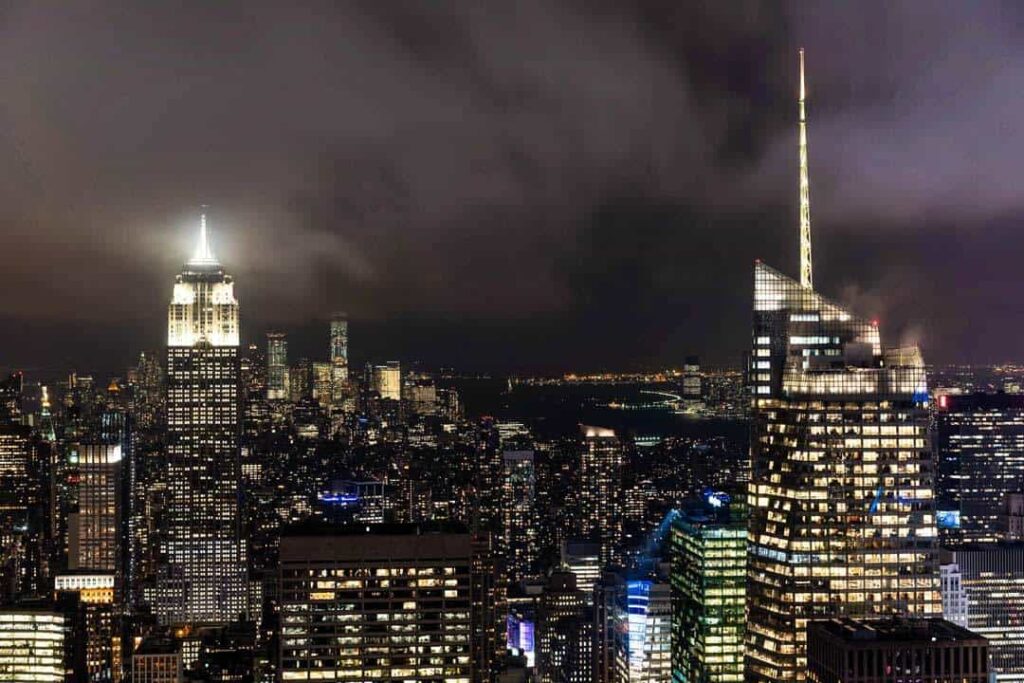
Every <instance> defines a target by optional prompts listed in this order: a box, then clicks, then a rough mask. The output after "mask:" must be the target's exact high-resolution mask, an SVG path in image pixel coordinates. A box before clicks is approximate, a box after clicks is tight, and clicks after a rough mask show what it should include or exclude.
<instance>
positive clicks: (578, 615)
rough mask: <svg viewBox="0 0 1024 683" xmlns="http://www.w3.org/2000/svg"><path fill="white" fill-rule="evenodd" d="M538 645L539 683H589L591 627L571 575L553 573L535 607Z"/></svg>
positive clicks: (584, 601) (582, 597)
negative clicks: (538, 603) (537, 605)
mask: <svg viewBox="0 0 1024 683" xmlns="http://www.w3.org/2000/svg"><path fill="white" fill-rule="evenodd" d="M537 641H538V643H539V647H538V652H537V674H538V677H539V679H540V681H541V683H591V681H592V679H593V665H594V659H593V648H594V623H593V620H592V614H591V607H590V602H589V601H588V600H587V599H586V597H585V595H584V592H583V591H582V590H580V589H579V588H578V587H577V585H576V575H575V574H573V573H572V572H566V571H556V572H553V573H552V574H551V576H550V577H549V578H548V582H547V584H546V585H545V586H544V593H543V594H542V595H541V597H540V605H539V607H538V613H537Z"/></svg>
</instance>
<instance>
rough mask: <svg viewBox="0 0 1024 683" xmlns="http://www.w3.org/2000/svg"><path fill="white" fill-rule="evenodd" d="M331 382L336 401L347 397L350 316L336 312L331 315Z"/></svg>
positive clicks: (339, 401) (338, 402) (338, 401)
mask: <svg viewBox="0 0 1024 683" xmlns="http://www.w3.org/2000/svg"><path fill="white" fill-rule="evenodd" d="M330 360H331V383H332V385H333V387H334V403H337V404H340V403H341V402H342V401H343V400H344V399H345V384H346V383H347V382H348V316H346V315H345V314H344V313H335V314H334V315H333V316H332V317H331V356H330Z"/></svg>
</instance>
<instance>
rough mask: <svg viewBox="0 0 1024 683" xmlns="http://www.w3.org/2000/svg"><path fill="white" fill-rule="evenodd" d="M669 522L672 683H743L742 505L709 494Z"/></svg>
mask: <svg viewBox="0 0 1024 683" xmlns="http://www.w3.org/2000/svg"><path fill="white" fill-rule="evenodd" d="M707 500H708V501H714V502H713V503H711V502H708V503H705V504H704V505H695V506H690V507H688V508H687V509H686V510H684V511H683V512H682V513H681V514H680V515H679V517H677V518H676V519H675V521H674V522H673V523H672V530H671V539H672V540H671V543H672V546H671V547H672V573H671V585H672V681H673V683H739V681H742V680H743V634H744V625H745V621H746V592H747V591H746V570H747V526H746V518H745V514H744V512H743V506H742V505H738V504H737V505H736V506H734V507H730V505H729V497H728V496H726V495H724V494H721V493H710V494H709V495H708V497H707Z"/></svg>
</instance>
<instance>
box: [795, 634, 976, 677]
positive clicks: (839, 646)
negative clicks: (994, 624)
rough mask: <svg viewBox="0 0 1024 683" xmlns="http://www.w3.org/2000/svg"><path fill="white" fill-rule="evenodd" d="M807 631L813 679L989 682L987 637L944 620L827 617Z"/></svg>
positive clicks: (808, 662)
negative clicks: (828, 618) (827, 618)
mask: <svg viewBox="0 0 1024 683" xmlns="http://www.w3.org/2000/svg"><path fill="white" fill-rule="evenodd" d="M807 630H808V633H807V680H808V681H810V682H812V683H882V682H883V681H884V682H885V683H891V682H892V681H919V682H920V683H948V682H950V681H957V682H958V683H987V681H988V641H986V640H985V638H983V637H982V636H979V635H978V634H976V633H972V632H970V631H968V630H967V629H965V628H963V627H960V626H957V625H956V624H952V623H950V622H948V621H945V620H943V619H911V620H905V619H878V620H855V619H848V618H844V619H830V620H826V621H815V622H812V623H811V624H810V625H809V626H808V629H807Z"/></svg>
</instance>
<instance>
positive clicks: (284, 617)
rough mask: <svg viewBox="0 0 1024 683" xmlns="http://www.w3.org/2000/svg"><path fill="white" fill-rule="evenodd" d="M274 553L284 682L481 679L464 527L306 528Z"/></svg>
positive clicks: (287, 537)
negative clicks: (313, 679) (276, 556)
mask: <svg viewBox="0 0 1024 683" xmlns="http://www.w3.org/2000/svg"><path fill="white" fill-rule="evenodd" d="M280 553H281V554H280V557H281V561H280V601H281V645H280V647H281V650H280V673H279V675H280V676H281V679H282V680H286V681H288V680H299V679H307V677H309V675H310V674H311V673H314V672H315V673H316V674H317V676H318V678H317V680H324V681H331V680H335V681H347V680H380V681H440V680H457V681H464V682H465V683H470V681H477V680H483V678H480V676H482V675H484V674H483V673H482V672H475V671H474V666H473V662H474V661H475V660H477V657H475V654H476V653H474V652H473V643H474V635H473V634H474V632H475V629H480V627H481V625H480V624H476V623H474V618H473V614H474V604H473V600H472V591H473V576H472V562H473V542H472V537H471V536H470V534H469V533H468V532H467V531H466V530H465V529H464V528H461V527H456V526H451V527H444V526H428V525H425V526H417V525H414V524H381V525H371V526H365V525H350V526H336V525H318V524H313V523H308V524H304V525H300V526H298V527H295V528H292V529H290V530H286V531H285V532H284V534H283V535H282V538H281V551H280ZM488 673H489V672H488Z"/></svg>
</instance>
